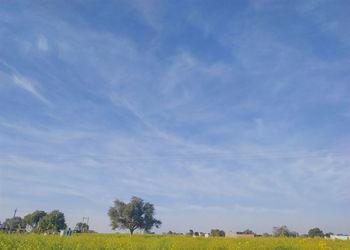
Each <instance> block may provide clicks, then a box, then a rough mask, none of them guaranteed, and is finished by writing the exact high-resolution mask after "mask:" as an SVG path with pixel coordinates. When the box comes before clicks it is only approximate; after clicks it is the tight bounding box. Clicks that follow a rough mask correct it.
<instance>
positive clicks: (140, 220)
mask: <svg viewBox="0 0 350 250" xmlns="http://www.w3.org/2000/svg"><path fill="white" fill-rule="evenodd" d="M108 215H109V217H110V219H111V226H112V229H113V230H114V229H117V228H121V229H128V230H129V231H130V234H133V232H134V231H135V230H136V229H141V230H144V231H145V232H149V231H150V230H151V228H152V227H153V226H155V227H157V228H158V227H159V226H160V225H161V221H160V220H157V219H155V218H154V217H153V215H154V206H153V204H151V203H149V202H146V203H145V202H144V201H143V200H142V199H141V198H138V197H132V198H131V200H130V202H129V203H124V202H122V201H120V200H115V201H114V206H113V207H111V208H110V209H109V211H108Z"/></svg>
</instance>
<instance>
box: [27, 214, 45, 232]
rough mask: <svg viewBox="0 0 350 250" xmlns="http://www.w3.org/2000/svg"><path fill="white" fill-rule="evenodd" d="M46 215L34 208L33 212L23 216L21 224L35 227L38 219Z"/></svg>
mask: <svg viewBox="0 0 350 250" xmlns="http://www.w3.org/2000/svg"><path fill="white" fill-rule="evenodd" d="M46 215H47V213H46V212H45V211H41V210H36V211H34V212H33V213H31V214H27V215H26V216H24V219H23V225H24V226H25V225H31V226H32V227H34V228H36V227H37V226H38V225H39V221H40V219H41V218H42V217H44V216H46Z"/></svg>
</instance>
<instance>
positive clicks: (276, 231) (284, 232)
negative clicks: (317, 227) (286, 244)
mask: <svg viewBox="0 0 350 250" xmlns="http://www.w3.org/2000/svg"><path fill="white" fill-rule="evenodd" d="M272 234H273V236H275V237H278V236H286V237H296V236H298V233H297V232H294V231H293V232H292V231H290V230H289V229H288V227H287V226H281V227H273V229H272Z"/></svg>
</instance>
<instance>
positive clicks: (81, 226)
mask: <svg viewBox="0 0 350 250" xmlns="http://www.w3.org/2000/svg"><path fill="white" fill-rule="evenodd" d="M74 230H75V231H77V232H78V233H86V232H88V231H89V225H88V224H86V223H83V222H78V223H77V224H76V225H75V228H74Z"/></svg>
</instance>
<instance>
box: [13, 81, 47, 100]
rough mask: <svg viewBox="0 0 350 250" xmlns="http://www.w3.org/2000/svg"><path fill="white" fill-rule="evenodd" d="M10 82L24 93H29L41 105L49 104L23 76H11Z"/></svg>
mask: <svg viewBox="0 0 350 250" xmlns="http://www.w3.org/2000/svg"><path fill="white" fill-rule="evenodd" d="M12 80H13V82H14V83H15V84H16V85H17V86H19V87H21V88H23V89H25V90H26V91H28V92H29V93H31V94H32V95H33V96H35V97H36V98H37V99H39V100H40V101H42V102H43V103H45V104H49V103H50V102H49V101H48V100H47V99H46V98H45V97H44V96H42V95H41V94H40V93H39V92H38V91H37V90H36V88H35V87H34V84H33V83H32V82H31V81H30V80H29V79H27V78H25V77H23V76H19V75H13V76H12Z"/></svg>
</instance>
